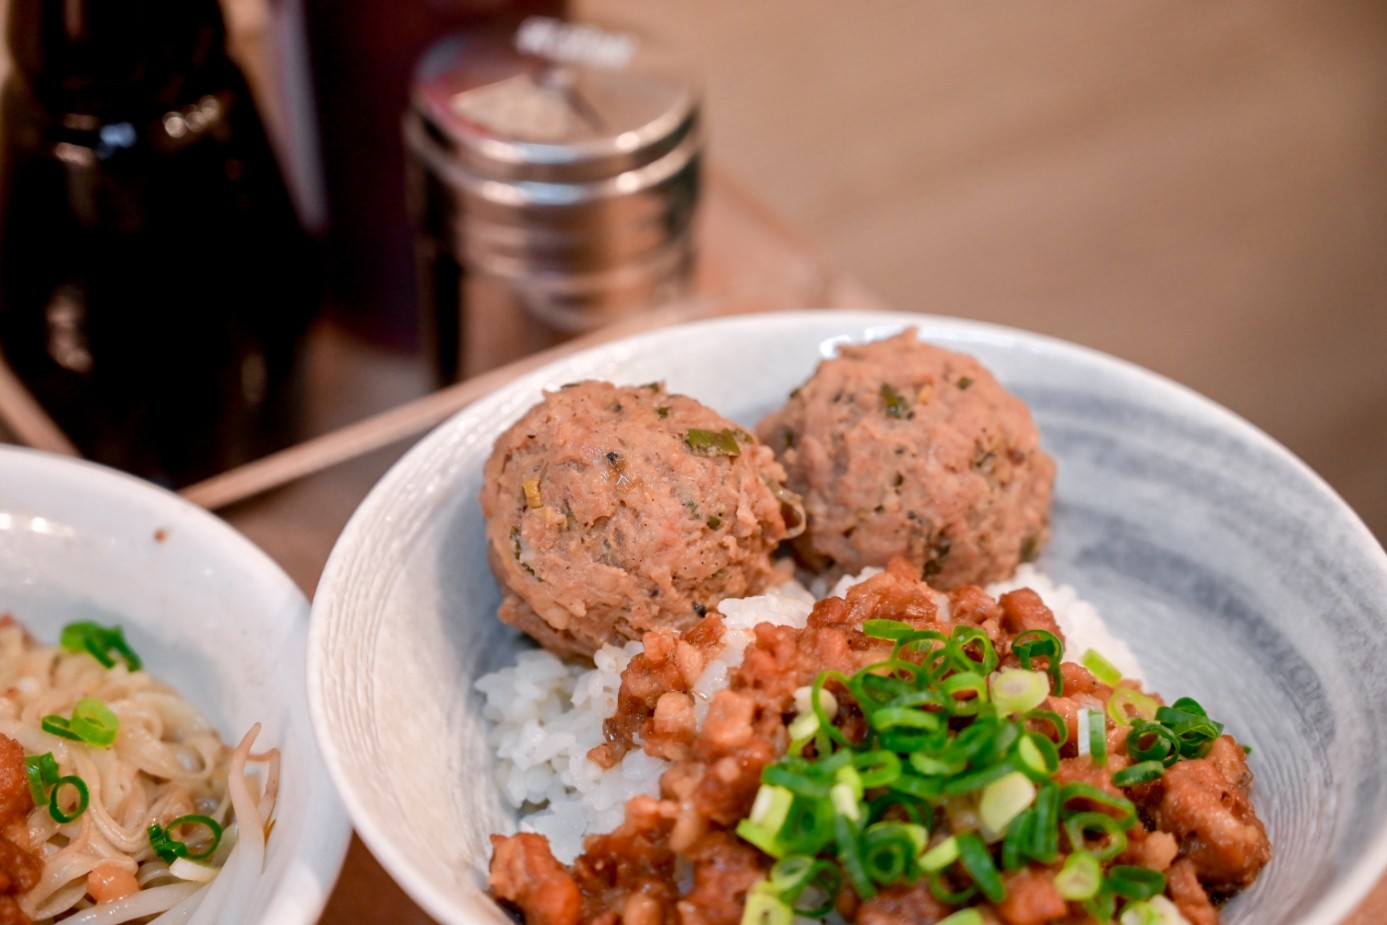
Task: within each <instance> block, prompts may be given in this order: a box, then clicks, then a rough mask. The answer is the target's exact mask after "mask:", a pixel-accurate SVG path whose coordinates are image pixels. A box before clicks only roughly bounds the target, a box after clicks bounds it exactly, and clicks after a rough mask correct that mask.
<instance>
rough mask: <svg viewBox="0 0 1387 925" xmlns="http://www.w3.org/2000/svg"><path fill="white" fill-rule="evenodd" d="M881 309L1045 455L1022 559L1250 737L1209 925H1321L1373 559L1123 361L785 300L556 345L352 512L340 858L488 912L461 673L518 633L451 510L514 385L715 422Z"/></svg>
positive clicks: (1377, 629)
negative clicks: (658, 390)
mask: <svg viewBox="0 0 1387 925" xmlns="http://www.w3.org/2000/svg"><path fill="white" fill-rule="evenodd" d="M907 324H914V325H916V326H918V327H919V330H920V336H921V337H922V338H923V339H925V340H929V341H933V342H935V343H939V344H942V345H944V346H947V347H951V348H954V349H957V350H962V351H965V352H968V353H971V354H974V355H975V356H977V357H978V358H979V359H980V360H982V362H983V363H985V364H986V365H987V366H989V367H990V368H991V369H992V370H993V371H994V372H995V373H996V374H997V375H998V377H999V378H1000V379H1001V380H1002V381H1003V383H1004V384H1006V385H1007V386H1008V387H1009V388H1010V389H1012V390H1013V391H1015V392H1016V393H1018V394H1019V395H1020V396H1021V397H1022V398H1024V399H1025V400H1026V401H1027V402H1029V403H1030V405H1031V407H1032V410H1033V412H1034V414H1035V417H1036V420H1037V423H1038V424H1039V426H1040V430H1041V435H1042V439H1043V441H1044V443H1045V444H1046V446H1047V447H1048V449H1049V450H1050V452H1051V453H1053V454H1054V455H1055V457H1056V458H1057V460H1058V462H1059V476H1058V483H1057V491H1056V505H1055V511H1054V522H1053V539H1052V541H1051V544H1050V546H1049V547H1048V548H1047V549H1046V551H1045V552H1044V555H1043V556H1042V558H1041V560H1040V562H1039V563H1038V565H1039V566H1040V567H1041V568H1042V569H1044V570H1045V571H1046V572H1048V573H1049V574H1050V576H1051V577H1053V578H1054V579H1055V580H1056V581H1058V582H1060V583H1063V584H1069V585H1072V586H1073V587H1074V589H1075V590H1076V591H1077V593H1078V594H1079V595H1080V596H1081V597H1083V598H1085V599H1086V600H1089V601H1091V602H1093V603H1094V604H1096V605H1097V606H1098V607H1099V609H1100V611H1101V612H1102V613H1103V614H1104V616H1105V617H1106V619H1107V621H1108V624H1109V626H1110V628H1111V629H1112V631H1113V632H1114V633H1115V634H1116V635H1118V636H1119V637H1121V638H1123V639H1124V640H1125V641H1126V642H1128V643H1129V644H1130V645H1131V646H1132V648H1133V649H1134V650H1135V651H1136V653H1137V654H1138V656H1139V657H1140V658H1141V660H1142V663H1143V667H1144V670H1145V673H1146V677H1147V679H1148V681H1149V682H1150V683H1151V684H1152V686H1153V687H1154V689H1155V690H1157V691H1160V692H1162V693H1165V694H1166V695H1167V696H1169V697H1178V696H1184V695H1188V696H1193V697H1195V698H1196V699H1198V700H1199V701H1200V702H1201V703H1203V704H1204V705H1205V706H1206V707H1207V708H1208V709H1209V712H1210V714H1211V715H1212V716H1214V717H1216V718H1218V719H1220V720H1222V721H1223V722H1225V723H1226V724H1227V727H1228V730H1229V731H1230V732H1232V733H1233V734H1234V735H1236V736H1237V737H1238V739H1239V740H1240V741H1241V742H1243V743H1245V744H1248V745H1251V746H1252V748H1253V753H1252V757H1251V766H1252V769H1253V771H1254V773H1255V774H1256V777H1257V780H1256V784H1255V787H1254V790H1253V797H1254V801H1255V804H1256V805H1257V807H1258V809H1259V812H1260V814H1261V816H1262V818H1263V819H1264V820H1265V822H1266V824H1267V827H1268V830H1269V834H1270V836H1271V840H1272V844H1273V848H1274V858H1273V860H1272V862H1271V864H1270V865H1269V866H1268V867H1267V868H1266V869H1265V870H1264V871H1263V872H1262V875H1261V877H1260V879H1259V880H1258V881H1257V883H1256V884H1255V885H1254V886H1252V887H1251V888H1250V889H1249V890H1247V891H1246V892H1245V893H1243V894H1242V895H1240V896H1238V897H1237V898H1235V899H1234V900H1233V901H1232V903H1231V904H1230V905H1229V906H1228V907H1227V908H1226V909H1225V911H1224V916H1223V921H1224V922H1225V923H1226V925H1246V923H1252V922H1256V923H1260V925H1277V923H1292V922H1295V923H1302V925H1329V923H1332V922H1336V921H1338V920H1339V919H1341V918H1342V917H1343V916H1344V915H1346V914H1347V913H1348V912H1350V911H1351V910H1352V909H1353V908H1354V907H1355V906H1356V904H1357V903H1358V902H1360V901H1361V900H1362V898H1363V897H1364V896H1365V895H1366V894H1367V892H1368V890H1369V889H1371V887H1372V886H1373V885H1374V884H1375V883H1376V882H1377V880H1378V879H1379V878H1380V877H1381V876H1382V874H1383V871H1384V868H1387V787H1384V786H1383V781H1384V780H1387V777H1384V773H1385V772H1384V769H1387V709H1383V705H1384V704H1387V671H1384V670H1383V666H1384V665H1387V632H1385V630H1387V619H1384V618H1387V555H1384V553H1383V550H1382V548H1381V547H1380V546H1379V545H1378V543H1377V542H1376V541H1375V540H1374V539H1373V537H1372V535H1371V534H1370V533H1369V532H1368V530H1367V528H1366V527H1364V525H1363V524H1362V522H1361V521H1360V520H1359V519H1358V518H1357V517H1356V516H1355V515H1354V513H1353V512H1352V511H1351V510H1349V508H1348V507H1347V506H1346V505H1345V504H1344V503H1343V502H1342V501H1341V500H1340V499H1339V498H1338V497H1337V496H1336V495H1335V494H1334V493H1333V492H1332V491H1331V490H1330V489H1329V488H1328V487H1327V486H1326V485H1325V484H1324V483H1323V482H1322V481H1321V480H1320V479H1319V478H1318V477H1316V476H1315V475H1314V474H1313V473H1312V472H1310V471H1309V470H1308V469H1307V468H1306V467H1305V466H1304V465H1303V464H1302V463H1300V462H1299V461H1298V460H1296V459H1295V458H1293V457H1292V456H1291V455H1290V454H1289V453H1288V452H1286V450H1284V449H1283V448H1282V447H1280V446H1279V445H1278V444H1276V443H1274V442H1273V441H1272V440H1271V439H1269V438H1268V437H1267V436H1265V435H1264V434H1262V433H1261V432H1259V431H1258V430H1256V429H1255V428H1253V427H1252V426H1250V425H1249V424H1247V423H1246V422H1245V421H1243V420H1241V419H1239V418H1237V417H1235V416H1234V415H1233V414H1231V413H1229V412H1228V411H1226V410H1224V409H1222V408H1220V407H1218V406H1216V405H1214V404H1213V403H1211V402H1209V401H1208V400H1206V399H1203V398H1201V397H1199V396H1198V395H1195V394H1193V393H1191V392H1190V391H1188V390H1186V389H1184V388H1182V387H1180V386H1178V385H1175V384H1173V383H1171V382H1169V381H1167V380H1165V379H1162V378H1160V377H1158V376H1155V375H1153V374H1151V373H1149V372H1145V371H1143V370H1141V369H1138V368H1136V367H1134V366H1131V365H1130V364H1127V363H1123V362H1121V361H1118V360H1115V359H1113V358H1111V357H1106V356H1103V355H1100V354H1097V353H1094V352H1092V351H1089V350H1086V349H1083V348H1080V347H1077V346H1074V345H1072V344H1066V343H1063V342H1060V341H1056V340H1053V339H1050V338H1045V337H1040V336H1036V335H1032V334H1027V333H1024V332H1021V331H1016V330H1010V329H1005V328H1000V327H995V326H991V325H985V324H978V323H972V322H967V321H960V320H952V319H945V318H938V317H931V316H924V315H906V314H901V313H888V312H875V313H864V312H836V311H835V312H829V311H824V312H798V313H781V314H770V315H760V316H750V317H743V318H735V319H728V320H718V321H710V322H704V323H698V324H692V325H687V326H683V327H678V328H669V329H664V330H659V331H655V332H653V333H648V334H644V335H640V336H637V337H632V338H629V339H626V340H622V341H620V342H617V343H612V344H610V345H606V346H602V347H598V348H596V349H593V350H589V351H586V352H584V353H581V354H578V355H575V356H573V357H571V358H568V359H565V360H563V361H560V362H558V363H556V364H554V365H552V366H549V367H546V368H544V369H541V370H539V371H537V372H535V373H533V374H531V375H528V376H525V377H524V378H522V379H520V380H518V381H516V382H514V383H513V384H511V385H509V386H507V387H505V388H503V389H501V390H499V391H498V392H496V393H494V394H492V395H491V396H489V397H488V398H486V399H485V400H483V401H480V402H478V403H476V404H475V405H473V406H472V407H470V408H468V409H467V410H465V411H463V412H462V413H461V414H459V415H457V416H456V417H454V418H453V419H452V420H450V421H449V422H447V423H445V424H444V425H443V426H441V427H439V428H438V429H437V430H436V431H435V432H434V433H433V434H432V435H430V436H429V437H428V438H426V439H425V440H424V441H423V442H421V443H420V444H419V445H418V446H417V447H415V448H414V449H413V450H412V451H411V452H410V453H409V454H408V455H407V456H406V457H405V458H404V459H402V460H401V461H400V462H399V463H398V464H397V465H396V466H395V467H394V468H393V469H392V470H391V471H390V472H389V473H387V475H386V476H385V477H384V478H383V479H382V480H381V482H380V484H378V485H377V486H376V488H375V489H374V490H373V491H372V492H371V494H370V496H369V497H368V498H367V499H366V500H365V502H364V503H363V504H362V505H361V507H360V509H359V510H358V511H357V512H356V514H355V516H354V517H353V518H352V520H351V522H350V523H349V524H348V525H347V528H346V529H345V531H344V532H343V534H342V536H341V537H340V539H339V541H338V544H337V546H336V548H335V549H334V550H333V554H332V556H331V558H330V560H329V562H328V566H327V570H326V572H325V574H324V576H323V578H322V581H321V582H320V584H319V586H318V591H317V596H316V600H315V603H314V614H313V624H312V629H311V632H310V638H309V663H308V664H309V672H308V673H309V698H310V704H311V708H312V712H313V719H314V724H315V728H316V730H317V733H318V736H319V740H320V742H321V743H322V746H323V751H324V755H325V757H326V759H327V764H328V767H329V769H330V771H331V773H332V775H333V779H334V780H335V781H336V782H337V785H338V787H339V789H340V791H341V793H342V794H343V798H344V800H345V801H346V803H347V807H348V810H349V812H350V813H351V815H352V819H353V821H354V822H355V824H356V827H357V830H358V832H359V833H360V835H361V837H362V838H363V840H364V841H365V842H366V844H367V846H368V847H369V848H370V849H371V851H372V852H373V853H374V854H375V855H376V857H377V858H378V859H379V860H380V861H381V863H382V864H383V865H384V867H385V868H386V870H388V871H389V872H390V873H391V875H392V876H394V878H395V879H396V880H397V881H398V882H399V883H400V885H401V886H402V887H403V888H404V889H405V891H406V892H408V893H409V894H410V896H412V897H413V898H414V899H415V901H416V902H418V903H419V904H420V905H421V906H423V907H424V908H425V909H426V910H428V912H429V913H431V914H432V915H433V916H435V917H436V918H438V919H439V920H441V921H443V922H446V923H464V922H497V923H505V922H508V921H509V920H508V918H507V917H506V916H505V915H504V914H503V913H502V912H501V911H500V910H499V908H497V907H496V906H495V905H494V904H493V903H492V902H491V901H490V900H489V899H488V897H487V896H486V893H485V871H486V868H487V863H488V858H489V853H490V844H489V842H488V840H487V836H488V834H489V833H491V832H494V831H511V830H512V828H513V826H514V816H513V814H512V813H511V812H510V811H509V810H507V809H506V808H504V806H503V804H502V801H501V799H500V796H499V794H498V792H497V789H496V787H495V786H494V784H493V777H492V758H491V755H490V753H489V751H488V749H487V747H486V745H485V743H484V727H483V721H482V718H481V716H480V713H479V702H478V701H479V698H478V695H477V694H476V693H475V692H474V691H473V689H472V682H473V680H474V679H476V678H477V677H478V676H480V675H481V674H484V673H486V672H488V671H491V670H494V669H495V668H497V667H500V666H502V665H505V664H509V663H510V662H512V661H513V660H514V658H515V655H516V653H517V652H518V651H519V650H521V649H522V648H523V647H524V646H525V645H526V643H524V642H523V641H522V640H521V639H520V638H519V637H518V635H517V633H516V632H515V631H513V630H512V629H510V628H509V627H506V626H503V625H501V624H500V623H499V622H498V621H497V620H496V617H495V610H496V606H497V602H498V594H497V591H496V585H495V582H494V581H493V579H492V577H491V574H490V571H489V570H488V567H487V562H486V554H485V550H486V543H485V537H484V534H483V525H482V518H481V511H480V508H479V505H478V501H477V495H478V491H479V489H480V487H481V469H482V464H483V462H484V461H485V459H486V458H487V456H488V454H489V452H490V450H491V446H492V442H493V441H494V440H495V438H496V437H497V435H498V434H500V433H501V431H502V430H504V429H505V428H506V427H507V426H508V425H509V424H510V423H511V422H512V421H514V420H515V419H516V418H517V417H518V416H519V415H520V414H521V413H522V412H523V411H524V410H525V409H527V408H528V407H529V406H530V405H532V404H533V403H535V402H536V401H538V400H539V398H540V392H541V389H543V388H545V387H556V386H559V385H562V384H563V383H565V382H572V381H575V380H578V379H584V378H604V379H611V380H614V381H617V382H621V383H628V384H637V383H643V382H649V381H652V380H657V379H663V380H664V381H665V382H666V383H667V384H668V386H669V388H670V389H671V390H673V391H677V392H683V393H686V394H689V395H692V396H694V397H695V398H698V399H700V400H702V401H704V402H706V403H707V404H709V405H711V406H712V407H713V408H715V409H717V410H719V411H721V412H722V413H723V414H725V415H727V416H728V417H730V418H732V419H734V420H736V421H738V422H740V423H741V424H743V425H752V424H755V422H756V421H757V420H758V419H759V418H760V417H761V416H762V415H764V414H765V413H766V412H768V411H769V410H771V409H772V408H774V407H777V406H778V405H779V404H780V403H781V402H783V401H784V399H785V397H786V395H787V393H788V392H789V391H790V389H791V388H793V387H794V386H796V385H798V384H799V383H800V382H802V381H803V380H804V379H805V378H806V377H807V376H808V375H809V374H810V372H811V371H812V370H813V368H814V366H815V364H816V362H817V361H818V359H819V358H820V357H821V356H823V355H826V354H827V353H829V352H830V351H831V350H832V349H833V345H834V343H835V342H836V341H839V340H842V339H851V340H863V339H868V338H875V337H880V336H885V335H887V334H890V333H894V332H895V331H897V330H899V329H900V328H901V327H903V326H905V325H907Z"/></svg>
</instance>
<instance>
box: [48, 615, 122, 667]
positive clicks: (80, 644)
mask: <svg viewBox="0 0 1387 925" xmlns="http://www.w3.org/2000/svg"><path fill="white" fill-rule="evenodd" d="M58 644H59V645H61V646H62V647H63V648H64V649H66V650H67V651H69V652H84V651H85V652H89V653H91V656H92V658H95V659H96V660H97V661H98V662H100V663H101V664H102V665H105V666H106V667H107V668H114V667H115V664H116V660H115V658H113V657H112V656H111V653H112V652H115V653H116V654H117V655H119V656H120V657H121V659H122V660H124V662H125V666H126V667H127V668H129V669H130V670H131V671H139V670H140V664H141V663H140V657H139V656H138V655H136V654H135V650H134V649H132V648H130V644H129V643H127V642H126V641H125V630H124V629H123V628H122V627H121V626H119V625H116V626H102V625H101V624H100V623H97V622H95V621H93V620H79V621H77V622H76V623H69V624H68V625H67V626H64V627H63V629H62V632H61V633H60V634H59V636H58Z"/></svg>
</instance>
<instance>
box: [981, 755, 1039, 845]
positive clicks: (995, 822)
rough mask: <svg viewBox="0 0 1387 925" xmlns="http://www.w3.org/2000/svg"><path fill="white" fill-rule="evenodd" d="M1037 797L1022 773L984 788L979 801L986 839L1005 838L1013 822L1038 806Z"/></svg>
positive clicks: (1014, 772) (1009, 775)
mask: <svg viewBox="0 0 1387 925" xmlns="http://www.w3.org/2000/svg"><path fill="white" fill-rule="evenodd" d="M1035 794H1036V789H1035V784H1034V783H1032V782H1031V779H1030V778H1029V777H1027V776H1026V775H1025V774H1022V773H1021V772H1020V771H1012V772H1011V773H1010V774H1008V775H1006V776H1005V777H1001V778H998V779H997V780H995V781H993V782H992V783H990V784H988V785H987V786H986V787H984V788H983V790H982V796H981V797H979V798H978V818H979V819H981V820H982V824H983V833H984V835H986V834H988V833H991V834H993V835H994V836H995V837H997V838H1000V837H1001V836H1002V835H1004V834H1005V833H1006V831H1007V827H1008V826H1009V825H1011V823H1012V820H1014V819H1015V818H1016V817H1017V816H1019V815H1020V814H1021V812H1022V811H1023V810H1024V809H1026V807H1028V806H1030V805H1031V804H1032V803H1034V802H1035Z"/></svg>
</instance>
